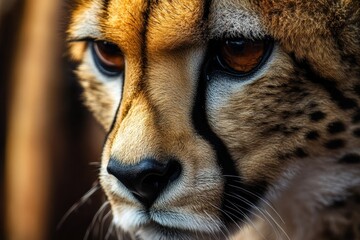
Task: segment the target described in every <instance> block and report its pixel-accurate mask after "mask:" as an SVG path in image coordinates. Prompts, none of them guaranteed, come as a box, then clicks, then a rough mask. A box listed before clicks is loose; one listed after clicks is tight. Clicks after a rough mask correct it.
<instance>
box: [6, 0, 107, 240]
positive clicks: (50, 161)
mask: <svg viewBox="0 0 360 240" xmlns="http://www.w3.org/2000/svg"><path fill="white" fill-rule="evenodd" d="M67 2H69V1H66V3H65V1H63V0H52V1H44V0H22V1H21V0H5V1H0V62H1V64H0V76H1V82H0V110H1V113H0V114H1V118H0V136H1V142H0V143H1V145H0V146H1V148H0V154H1V159H4V161H1V162H0V170H1V173H3V174H1V176H2V180H3V181H1V183H4V184H1V187H0V204H1V208H0V216H2V219H1V221H0V226H1V227H0V239H9V240H23V239H26V240H45V239H83V238H84V237H85V236H86V235H88V239H97V237H96V236H95V235H96V234H93V233H92V228H93V226H92V225H91V221H92V220H93V217H94V216H95V213H96V211H97V210H98V209H99V206H100V202H101V199H100V198H101V195H102V194H101V192H97V193H96V194H94V195H92V196H90V198H89V199H86V201H85V202H84V204H83V205H81V206H79V207H77V208H76V209H75V210H74V211H73V212H72V213H71V214H70V215H69V216H68V217H67V218H66V219H65V220H64V221H63V222H61V219H62V217H63V216H65V214H66V211H67V210H68V209H70V207H71V206H72V204H75V203H76V202H78V201H79V200H80V198H81V197H82V196H83V195H84V194H85V193H86V192H87V191H88V190H89V189H90V188H91V186H92V184H93V182H95V181H96V178H97V165H96V162H98V161H99V159H100V151H101V150H100V149H101V145H102V142H103V138H104V133H103V131H102V129H101V128H100V127H99V126H98V125H97V123H95V122H94V120H93V119H92V118H91V117H90V116H89V114H88V113H87V112H86V111H85V110H84V108H83V107H82V105H81V103H80V101H79V99H80V96H79V92H80V90H79V87H78V85H77V84H76V82H75V79H74V76H73V74H72V72H71V67H72V66H71V65H72V64H71V63H69V62H67V61H66V60H65V58H64V55H65V54H64V49H65V47H64V46H65V44H64V39H65V37H64V26H65V25H66V21H67V20H66V19H67V18H66V16H67V12H66V6H65V4H68V3H67ZM94 162H95V164H93V165H91V164H90V163H94ZM94 165H95V166H94ZM60 222H61V225H59V226H58V224H59V223H60ZM103 224H105V223H103ZM88 228H89V229H90V230H89V231H88V233H87V229H88ZM104 228H107V226H104Z"/></svg>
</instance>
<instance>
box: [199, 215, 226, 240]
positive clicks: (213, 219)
mask: <svg viewBox="0 0 360 240" xmlns="http://www.w3.org/2000/svg"><path fill="white" fill-rule="evenodd" d="M204 213H205V214H206V215H207V216H208V217H209V218H210V220H211V221H213V222H214V223H216V222H217V221H216V219H215V218H217V220H220V218H219V217H217V216H211V215H210V214H208V213H207V212H206V211H204ZM222 229H223V227H221V228H220V232H221V234H222V235H223V236H224V237H225V239H226V240H227V239H228V237H227V235H226V234H225V232H224V231H223V230H222ZM214 237H215V233H214Z"/></svg>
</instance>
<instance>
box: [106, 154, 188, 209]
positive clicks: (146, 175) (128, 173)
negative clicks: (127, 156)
mask: <svg viewBox="0 0 360 240" xmlns="http://www.w3.org/2000/svg"><path fill="white" fill-rule="evenodd" d="M107 171H108V172H109V173H110V174H111V175H113V176H115V177H116V178H117V179H118V180H119V181H120V182H121V183H122V184H124V185H125V187H127V188H128V189H129V190H130V191H131V193H132V194H133V195H134V196H135V197H136V198H137V199H138V200H139V201H140V202H141V203H142V204H143V205H144V206H146V207H150V206H151V205H152V204H153V203H154V201H155V200H156V198H157V197H158V196H159V195H160V193H161V192H162V191H163V190H164V189H165V188H166V187H167V186H168V185H169V184H170V183H172V182H173V181H175V180H176V179H177V178H178V177H179V176H180V173H181V165H180V163H179V162H178V161H176V160H174V159H171V160H168V161H166V162H165V163H164V162H160V161H157V160H156V159H154V158H145V159H143V160H141V161H140V162H139V163H138V164H136V165H124V164H122V163H120V162H119V161H118V160H116V159H114V158H110V161H109V163H108V165H107Z"/></svg>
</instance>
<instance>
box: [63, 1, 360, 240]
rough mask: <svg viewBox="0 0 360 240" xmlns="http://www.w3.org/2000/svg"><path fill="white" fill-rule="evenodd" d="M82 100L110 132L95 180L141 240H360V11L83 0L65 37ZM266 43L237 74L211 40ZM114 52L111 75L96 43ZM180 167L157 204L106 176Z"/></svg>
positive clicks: (118, 221)
mask: <svg viewBox="0 0 360 240" xmlns="http://www.w3.org/2000/svg"><path fill="white" fill-rule="evenodd" d="M68 36H69V47H70V52H71V56H72V57H73V58H74V59H75V60H77V61H79V63H80V65H79V67H78V69H77V73H78V75H79V78H80V83H81V85H82V86H83V87H84V90H85V91H84V100H85V104H86V105H87V106H88V107H89V108H90V109H91V110H92V112H93V113H94V115H95V117H96V118H97V119H98V120H99V122H100V123H101V124H102V125H103V126H104V129H105V130H106V131H107V132H108V135H107V139H106V143H105V145H104V150H103V155H102V168H101V172H100V180H101V184H102V187H103V189H104V191H105V193H106V194H107V197H108V199H109V201H110V203H111V206H112V212H113V217H114V218H113V221H114V223H115V225H116V227H117V228H119V229H121V230H122V231H125V232H128V233H130V235H133V236H136V237H137V239H227V238H229V239H230V238H232V239H251V240H255V239H294V240H297V239H299V240H300V239H301V240H305V239H306V240H315V239H316V240H322V239H324V240H325V239H339V240H348V239H360V231H359V230H360V201H359V199H360V149H359V146H360V126H359V124H360V83H359V81H360V2H359V1H357V0H336V1H330V0H321V1H303V0H284V1H276V0H222V1H216V0H213V1H210V0H186V1H185V0H132V1H129V0H78V1H77V3H76V4H75V5H74V8H73V12H72V18H71V23H70V25H69V29H68ZM236 37H244V38H248V39H261V38H265V37H267V38H271V39H273V40H274V48H273V51H272V53H271V55H270V56H269V58H268V59H267V61H266V62H265V63H264V64H263V65H262V66H261V67H260V68H259V69H258V70H257V71H256V72H254V73H252V74H250V75H249V76H246V77H243V78H237V77H234V76H230V75H226V74H223V73H221V72H216V71H214V72H211V71H208V70H209V68H211V66H209V64H208V62H209V61H210V60H209V59H210V52H211V46H212V45H211V43H212V42H213V41H214V40H218V39H224V38H236ZM94 39H95V40H106V41H110V42H112V43H115V44H117V45H118V46H119V47H120V49H121V50H122V52H123V53H124V56H125V59H126V67H125V73H124V74H123V75H121V76H118V77H115V78H109V77H107V76H104V75H103V74H101V72H99V71H98V70H97V68H96V65H95V63H94V60H93V56H92V53H91V51H90V50H89V42H91V41H92V40H94ZM147 157H152V158H156V159H157V160H159V161H160V162H161V161H163V162H164V161H165V160H166V159H168V158H170V157H171V158H176V159H178V161H179V162H180V164H181V166H182V172H181V175H180V177H179V178H178V179H177V180H176V181H175V182H174V183H172V184H171V185H169V186H168V187H167V188H166V189H165V190H164V191H163V192H162V193H161V195H160V196H159V197H158V198H157V200H156V201H155V202H154V204H153V205H152V206H151V207H150V208H145V207H144V206H143V205H142V204H141V203H140V202H139V201H138V200H137V199H136V198H134V196H133V195H132V194H131V192H130V191H129V190H127V189H126V188H125V187H124V186H123V185H121V184H120V183H119V181H118V180H117V179H116V178H115V177H114V176H113V175H111V174H109V173H108V171H107V165H108V162H109V159H110V158H111V159H115V161H117V162H118V163H121V164H124V165H128V166H132V165H136V164H138V163H139V162H141V161H142V159H144V158H147Z"/></svg>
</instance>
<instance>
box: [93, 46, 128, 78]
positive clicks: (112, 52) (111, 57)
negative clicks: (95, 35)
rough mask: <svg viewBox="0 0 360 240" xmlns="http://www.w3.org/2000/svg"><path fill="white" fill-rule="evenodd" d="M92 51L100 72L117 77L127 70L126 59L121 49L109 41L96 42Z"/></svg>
mask: <svg viewBox="0 0 360 240" xmlns="http://www.w3.org/2000/svg"><path fill="white" fill-rule="evenodd" d="M92 50H93V55H94V59H95V62H96V64H97V66H98V68H99V70H100V71H101V72H102V73H104V74H105V75H109V76H116V75H119V74H121V73H122V72H123V71H124V68H125V59H124V56H123V54H122V52H121V50H120V48H119V47H118V46H117V45H116V44H114V43H111V42H108V41H94V42H93V44H92Z"/></svg>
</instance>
